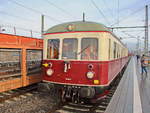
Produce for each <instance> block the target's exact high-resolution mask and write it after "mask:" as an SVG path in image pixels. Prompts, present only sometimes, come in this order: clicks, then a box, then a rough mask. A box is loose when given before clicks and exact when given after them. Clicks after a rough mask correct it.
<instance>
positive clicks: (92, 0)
mask: <svg viewBox="0 0 150 113" xmlns="http://www.w3.org/2000/svg"><path fill="white" fill-rule="evenodd" d="M91 2H92V4H93V5H94V6H95V8H96V9H97V10H98V12H99V13H100V14H101V15H102V16H103V18H104V20H105V21H106V22H107V23H108V24H109V25H110V22H109V21H108V19H107V18H106V16H105V15H104V14H103V12H102V11H101V10H100V8H99V7H98V6H97V5H96V3H95V2H94V0H91Z"/></svg>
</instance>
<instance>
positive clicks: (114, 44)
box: [114, 42, 117, 59]
mask: <svg viewBox="0 0 150 113" xmlns="http://www.w3.org/2000/svg"><path fill="white" fill-rule="evenodd" d="M116 46H117V44H116V42H114V59H115V58H116V48H117V47H116Z"/></svg>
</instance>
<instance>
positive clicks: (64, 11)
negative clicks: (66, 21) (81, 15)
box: [45, 0, 76, 19]
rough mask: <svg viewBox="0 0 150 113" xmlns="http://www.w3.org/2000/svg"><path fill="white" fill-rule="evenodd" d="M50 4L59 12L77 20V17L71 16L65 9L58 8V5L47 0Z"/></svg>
mask: <svg viewBox="0 0 150 113" xmlns="http://www.w3.org/2000/svg"><path fill="white" fill-rule="evenodd" d="M45 1H46V2H47V3H48V4H50V5H51V6H53V7H55V8H57V9H58V10H60V11H61V12H62V13H64V14H66V15H68V16H70V17H72V18H73V19H74V18H76V17H75V16H73V15H72V14H70V13H69V12H68V11H66V10H65V9H63V8H61V7H59V6H57V5H56V4H54V3H52V2H51V1H50V0H45Z"/></svg>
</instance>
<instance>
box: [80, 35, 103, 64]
mask: <svg viewBox="0 0 150 113" xmlns="http://www.w3.org/2000/svg"><path fill="white" fill-rule="evenodd" d="M83 39H96V40H97V59H96V60H93V59H90V60H88V59H82V58H81V57H82V55H81V54H80V59H79V60H81V61H98V60H99V51H100V48H99V47H100V45H99V39H100V38H98V37H82V38H81V41H80V50H79V51H80V52H81V50H82V40H83Z"/></svg>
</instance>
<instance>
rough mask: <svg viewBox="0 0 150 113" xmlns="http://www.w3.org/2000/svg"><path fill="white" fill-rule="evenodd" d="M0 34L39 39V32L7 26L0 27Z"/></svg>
mask: <svg viewBox="0 0 150 113" xmlns="http://www.w3.org/2000/svg"><path fill="white" fill-rule="evenodd" d="M0 33H6V34H13V35H19V36H26V37H34V38H41V32H39V31H34V30H31V29H25V28H19V27H14V26H9V25H0Z"/></svg>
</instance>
